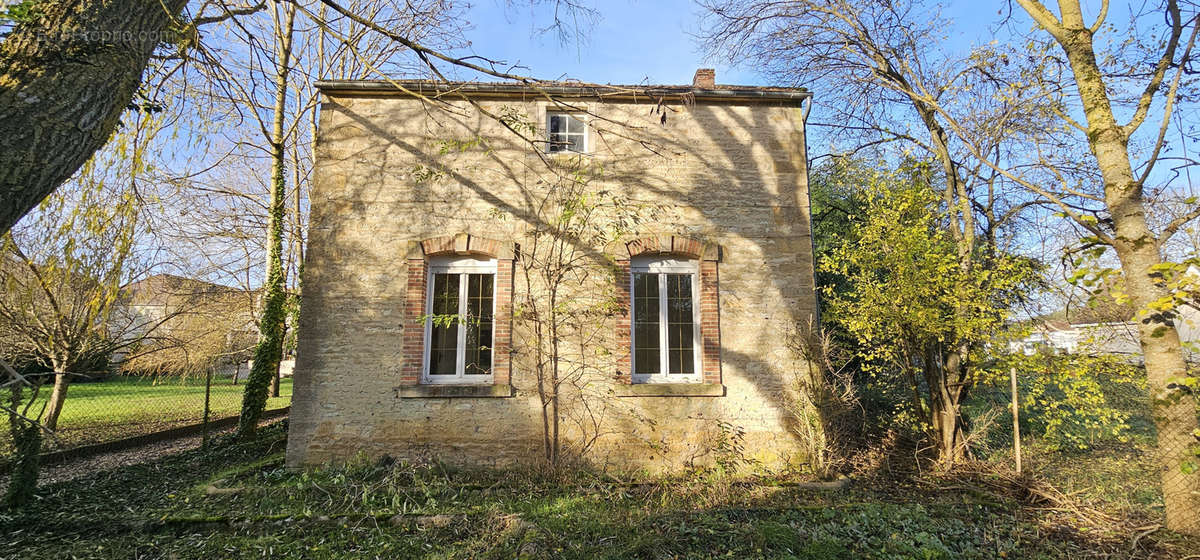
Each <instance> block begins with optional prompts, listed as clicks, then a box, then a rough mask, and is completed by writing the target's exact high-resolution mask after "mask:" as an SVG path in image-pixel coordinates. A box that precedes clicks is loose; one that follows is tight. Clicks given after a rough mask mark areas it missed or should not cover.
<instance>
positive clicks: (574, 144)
mask: <svg viewBox="0 0 1200 560" xmlns="http://www.w3.org/2000/svg"><path fill="white" fill-rule="evenodd" d="M567 142H568V143H569V144H570V145H569V146H568V149H569V150H571V151H572V152H580V153H583V135H582V134H570V135H568V136H567Z"/></svg>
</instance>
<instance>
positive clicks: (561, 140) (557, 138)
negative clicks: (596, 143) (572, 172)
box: [546, 113, 587, 154]
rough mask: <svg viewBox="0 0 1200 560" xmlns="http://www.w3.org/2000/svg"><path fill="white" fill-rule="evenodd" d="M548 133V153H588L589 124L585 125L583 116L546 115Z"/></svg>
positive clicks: (567, 114)
mask: <svg viewBox="0 0 1200 560" xmlns="http://www.w3.org/2000/svg"><path fill="white" fill-rule="evenodd" d="M546 133H547V138H546V151H547V152H548V153H551V154H557V153H562V152H574V153H577V154H584V153H587V124H586V123H584V120H583V115H579V114H574V113H546Z"/></svg>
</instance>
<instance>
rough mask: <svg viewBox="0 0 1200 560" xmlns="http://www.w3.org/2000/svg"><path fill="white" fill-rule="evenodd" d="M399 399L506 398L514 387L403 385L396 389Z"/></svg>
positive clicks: (511, 394) (510, 394)
mask: <svg viewBox="0 0 1200 560" xmlns="http://www.w3.org/2000/svg"><path fill="white" fill-rule="evenodd" d="M395 390H396V398H398V399H453V398H474V399H485V398H506V397H511V396H513V387H512V385H507V384H506V385H401V386H399V387H396V388H395Z"/></svg>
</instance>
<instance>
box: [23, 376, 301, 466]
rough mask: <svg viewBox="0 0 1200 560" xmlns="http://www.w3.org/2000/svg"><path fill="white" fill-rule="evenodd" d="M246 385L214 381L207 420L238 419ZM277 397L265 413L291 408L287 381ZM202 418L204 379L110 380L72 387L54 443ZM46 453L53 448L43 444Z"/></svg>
mask: <svg viewBox="0 0 1200 560" xmlns="http://www.w3.org/2000/svg"><path fill="white" fill-rule="evenodd" d="M244 388H245V383H244V382H239V383H238V384H237V385H233V384H232V383H231V380H230V379H228V378H224V379H214V380H213V384H212V390H211V394H210V398H209V403H210V404H209V407H210V418H213V419H216V418H225V417H228V416H237V415H238V413H239V412H240V411H241V407H242V391H243V390H244ZM49 394H50V390H49V388H43V390H42V391H41V396H40V397H39V399H38V401H39V402H37V403H34V406H33V408H32V409H31V410H32V411H34V412H35V413H36V411H37V410H39V409H40V408H41V406H42V404H43V403H44V402H45V400H46V399H47V398H49ZM279 395H280V396H279V397H278V398H273V399H269V400H268V402H267V410H271V409H274V408H280V407H284V406H287V405H288V404H289V403H290V402H291V396H292V380H291V378H285V379H283V380H282V382H281V383H280V386H279ZM203 418H204V378H198V379H197V378H191V379H178V378H160V379H159V381H158V383H154V382H153V380H152V379H151V378H149V377H123V376H117V377H110V378H108V379H105V380H103V381H96V382H87V383H73V384H71V386H70V387H69V388H68V389H67V400H66V403H65V404H64V405H63V411H62V415H61V416H60V417H59V420H58V437H59V439H60V440H62V442H63V443H64V445H65V446H66V447H75V446H78V445H86V444H90V443H98V442H102V441H109V440H113V439H120V438H124V437H130V436H135V435H140V434H148V433H153V432H157V431H161V430H165V429H169V428H174V427H178V426H183V425H188V424H195V423H199V422H200V421H201V420H202V419H203ZM7 439H8V434H7V431H5V433H4V435H3V436H2V437H0V455H5V454H7V453H6V451H5V450H6V449H8V441H7ZM46 445H47V447H48V448H49V447H51V446H52V445H53V442H51V441H50V440H46Z"/></svg>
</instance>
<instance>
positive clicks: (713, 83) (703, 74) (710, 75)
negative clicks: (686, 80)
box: [692, 68, 717, 89]
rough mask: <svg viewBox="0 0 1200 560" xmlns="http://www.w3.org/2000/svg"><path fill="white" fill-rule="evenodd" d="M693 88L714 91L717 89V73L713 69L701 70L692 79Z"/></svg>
mask: <svg viewBox="0 0 1200 560" xmlns="http://www.w3.org/2000/svg"><path fill="white" fill-rule="evenodd" d="M692 87H698V88H708V89H712V88H714V87H717V71H716V70H715V69H713V68H700V69H698V70H696V76H695V77H694V78H692Z"/></svg>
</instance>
